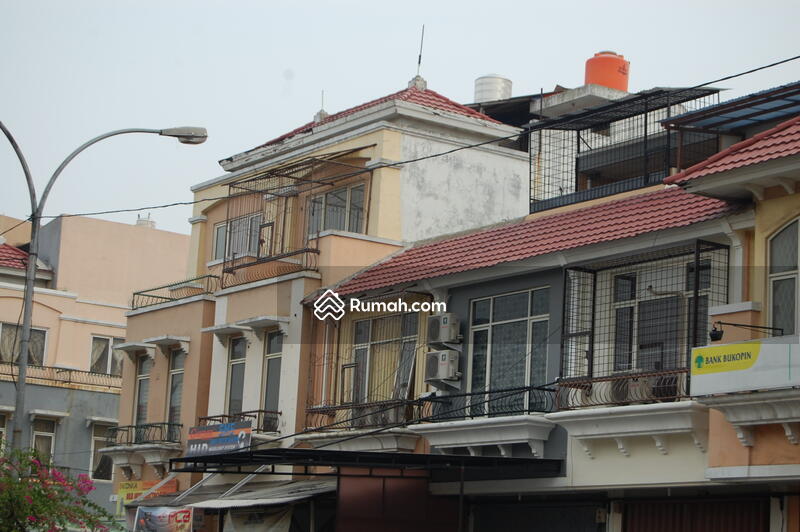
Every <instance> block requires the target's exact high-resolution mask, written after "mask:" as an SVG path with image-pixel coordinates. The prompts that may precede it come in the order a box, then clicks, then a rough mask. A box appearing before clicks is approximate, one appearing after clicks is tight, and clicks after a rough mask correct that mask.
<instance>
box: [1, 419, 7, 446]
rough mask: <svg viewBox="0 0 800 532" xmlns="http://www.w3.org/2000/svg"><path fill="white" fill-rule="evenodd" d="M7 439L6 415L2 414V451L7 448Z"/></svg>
mask: <svg viewBox="0 0 800 532" xmlns="http://www.w3.org/2000/svg"><path fill="white" fill-rule="evenodd" d="M5 439H6V415H5V414H0V451H2V450H3V449H4V448H5Z"/></svg>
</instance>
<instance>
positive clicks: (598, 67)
mask: <svg viewBox="0 0 800 532" xmlns="http://www.w3.org/2000/svg"><path fill="white" fill-rule="evenodd" d="M630 65H631V64H630V62H628V61H625V57H623V56H621V55H619V54H617V53H615V52H598V53H596V54H594V57H591V58H589V59H587V60H586V78H585V80H584V83H585V84H587V85H588V84H589V83H593V84H595V85H603V86H604V87H610V88H612V89H617V90H620V91H625V92H627V91H628V71H629V69H630Z"/></svg>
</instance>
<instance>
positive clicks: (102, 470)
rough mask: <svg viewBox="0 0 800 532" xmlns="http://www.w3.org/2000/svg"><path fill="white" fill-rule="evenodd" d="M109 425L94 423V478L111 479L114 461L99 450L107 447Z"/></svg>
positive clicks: (92, 466) (92, 468)
mask: <svg viewBox="0 0 800 532" xmlns="http://www.w3.org/2000/svg"><path fill="white" fill-rule="evenodd" d="M109 428H110V427H109V426H108V425H92V465H91V472H92V480H111V474H112V471H113V469H114V463H113V461H112V460H111V457H110V456H108V455H107V454H102V453H100V452H98V451H99V450H100V449H102V448H103V447H106V446H107V445H106V442H107V438H106V436H107V432H108V429H109Z"/></svg>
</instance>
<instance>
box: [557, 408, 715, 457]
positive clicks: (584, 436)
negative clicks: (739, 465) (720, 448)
mask: <svg viewBox="0 0 800 532" xmlns="http://www.w3.org/2000/svg"><path fill="white" fill-rule="evenodd" d="M544 417H545V418H547V419H548V420H550V421H553V422H555V423H557V424H559V425H561V426H563V427H564V428H565V429H567V432H568V433H569V435H570V437H571V438H574V439H575V440H576V441H577V442H578V443H579V444H580V445H581V447H583V451H584V452H585V453H586V455H587V456H588V457H589V458H592V459H594V458H595V454H594V452H593V446H592V442H593V441H594V440H603V439H605V440H614V442H615V443H616V445H617V449H618V450H619V452H620V453H622V454H623V455H624V456H630V443H629V441H628V440H629V439H630V438H634V437H641V436H649V437H650V438H651V439H652V440H653V443H654V444H655V447H656V449H657V450H658V452H659V453H661V454H662V455H666V454H667V453H668V448H667V444H666V442H667V436H668V435H672V434H685V435H687V436H689V437H690V438H691V439H692V442H693V443H694V445H695V446H696V447H697V448H698V449H699V450H700V451H701V452H705V450H706V445H705V442H706V441H707V438H708V436H707V435H708V408H707V407H706V406H703V405H701V404H699V403H697V402H696V401H679V402H675V403H653V404H646V405H630V406H614V407H604V408H585V409H581V410H571V411H566V412H555V413H552V414H545V416H544Z"/></svg>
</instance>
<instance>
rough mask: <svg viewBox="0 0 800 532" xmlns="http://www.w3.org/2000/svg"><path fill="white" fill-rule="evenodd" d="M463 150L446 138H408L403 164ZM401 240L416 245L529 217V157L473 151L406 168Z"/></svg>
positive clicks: (401, 196) (503, 151)
mask: <svg viewBox="0 0 800 532" xmlns="http://www.w3.org/2000/svg"><path fill="white" fill-rule="evenodd" d="M460 145H463V144H462V143H460V142H455V141H452V140H451V141H448V140H447V137H444V136H438V135H437V136H432V135H423V134H412V133H406V134H404V135H403V150H402V157H403V159H404V160H407V159H414V158H417V157H423V156H426V155H431V154H434V153H440V152H444V151H447V150H450V149H453V148H455V147H457V146H460ZM401 174H402V177H401V181H400V186H399V203H400V205H401V208H402V212H401V216H402V236H401V238H400V239H401V240H405V241H409V242H413V241H416V240H421V239H426V238H432V237H436V236H440V235H444V234H448V233H454V232H458V231H464V230H466V229H473V228H476V227H481V226H484V225H489V224H493V223H497V222H502V221H505V220H510V219H513V218H518V217H522V216H525V215H527V214H528V212H529V210H530V205H529V201H530V200H529V176H528V155H527V154H526V153H522V152H517V151H514V150H511V149H504V148H494V147H493V148H491V149H488V148H483V149H482V148H475V149H468V150H462V151H458V152H455V153H453V154H451V155H446V156H443V157H436V158H433V159H428V160H425V161H420V162H417V163H409V164H407V165H405V166H403V169H402V172H401Z"/></svg>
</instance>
